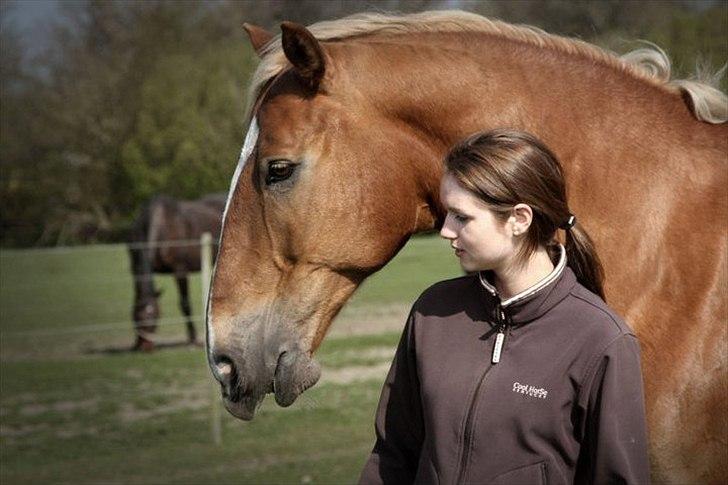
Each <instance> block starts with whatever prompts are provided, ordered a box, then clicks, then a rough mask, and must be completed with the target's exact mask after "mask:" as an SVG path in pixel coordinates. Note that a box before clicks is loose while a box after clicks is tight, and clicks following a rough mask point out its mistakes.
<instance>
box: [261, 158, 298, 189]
mask: <svg viewBox="0 0 728 485" xmlns="http://www.w3.org/2000/svg"><path fill="white" fill-rule="evenodd" d="M295 168H296V164H295V163H292V162H289V161H288V160H274V161H272V162H270V163H268V175H267V176H266V178H265V183H266V184H268V185H270V184H274V183H276V182H280V181H282V180H286V179H287V178H289V177H290V176H291V175H292V174H293V171H294V169H295Z"/></svg>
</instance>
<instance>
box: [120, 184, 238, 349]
mask: <svg viewBox="0 0 728 485" xmlns="http://www.w3.org/2000/svg"><path fill="white" fill-rule="evenodd" d="M225 200H226V197H225V194H211V195H206V196H204V197H202V198H200V199H198V200H192V201H188V200H178V199H174V198H172V197H168V196H165V195H159V196H156V197H154V198H153V199H151V200H150V201H149V202H148V203H146V204H145V205H144V206H143V207H142V210H141V213H140V214H139V216H138V217H137V219H136V220H135V221H134V224H133V226H132V231H131V237H130V243H129V256H130V258H131V269H132V274H133V276H134V306H133V310H132V319H133V321H134V329H135V332H136V342H135V343H134V345H133V349H134V350H152V349H153V348H154V340H153V334H154V332H155V331H156V328H157V323H158V320H159V316H160V311H159V303H158V300H159V296H160V294H161V292H160V291H159V290H157V289H156V288H155V286H154V273H162V274H172V275H174V277H175V280H176V281H177V289H178V290H179V303H180V308H181V310H182V313H183V314H184V316H185V324H186V326H187V339H188V341H189V343H191V344H196V343H198V341H197V332H196V329H195V325H194V322H193V321H192V316H191V314H192V310H191V307H190V297H189V284H188V279H187V275H188V273H189V272H192V271H199V270H200V244H199V242H198V241H200V237H201V236H202V234H204V233H206V232H208V233H210V234H211V235H212V237H213V240H215V241H217V238H218V237H219V236H220V228H221V225H222V213H223V209H224V207H225Z"/></svg>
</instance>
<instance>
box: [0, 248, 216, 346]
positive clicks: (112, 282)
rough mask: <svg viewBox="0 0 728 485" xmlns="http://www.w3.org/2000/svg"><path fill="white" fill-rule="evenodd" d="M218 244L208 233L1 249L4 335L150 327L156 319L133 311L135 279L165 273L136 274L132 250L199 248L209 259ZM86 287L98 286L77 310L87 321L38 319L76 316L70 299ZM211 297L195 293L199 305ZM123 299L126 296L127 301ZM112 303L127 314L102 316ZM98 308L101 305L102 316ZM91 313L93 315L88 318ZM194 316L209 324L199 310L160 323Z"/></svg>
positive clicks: (204, 277)
mask: <svg viewBox="0 0 728 485" xmlns="http://www.w3.org/2000/svg"><path fill="white" fill-rule="evenodd" d="M217 245H218V242H217V241H213V240H212V237H208V238H207V239H206V238H205V237H204V235H203V237H201V238H200V239H184V240H179V239H178V240H167V241H155V242H129V243H122V244H99V245H89V246H65V247H54V248H42V249H24V250H3V251H0V255H1V256H2V259H0V261H1V266H2V269H3V270H2V271H1V272H0V306H1V312H0V315H1V317H0V334H1V335H2V337H3V338H26V337H34V336H54V335H72V334H83V333H87V332H107V331H113V330H124V329H128V330H130V331H132V332H133V331H134V330H135V327H148V326H149V325H150V323H151V322H149V321H147V322H139V323H137V324H135V323H134V322H133V320H132V319H131V318H130V317H129V316H128V315H130V313H131V312H130V309H131V308H132V306H133V304H134V295H133V291H132V289H133V287H134V283H136V282H140V281H154V280H155V279H156V278H159V277H160V274H154V273H150V274H133V272H132V265H131V262H130V258H129V250H130V249H142V250H144V249H159V248H183V247H187V248H189V247H197V248H199V249H198V250H199V251H200V260H201V261H203V260H204V259H205V257H206V255H205V253H207V255H208V256H209V255H210V254H211V252H212V250H213V249H214V248H215V247H216V246H217ZM104 253H106V254H104ZM208 259H209V258H208ZM210 273H211V271H210V270H209V268H208V269H207V270H205V268H203V271H200V272H199V274H200V276H199V277H200V279H201V281H203V283H202V284H203V286H204V285H205V284H206V282H208V281H209V279H210V277H211V274H210ZM172 276H174V275H172ZM180 276H181V275H180ZM185 276H186V275H185ZM74 288H77V290H74ZM83 288H92V289H93V292H92V296H90V297H89V299H88V300H86V305H85V306H84V307H81V306H80V305H76V306H75V308H74V309H75V310H76V311H78V312H79V313H82V314H84V317H80V319H81V320H86V322H85V323H83V324H76V325H59V324H56V325H53V326H50V327H46V326H43V325H41V324H39V323H38V320H54V321H57V320H58V315H61V317H62V318H61V320H69V321H70V320H72V318H70V316H69V315H67V314H65V311H66V310H65V308H63V307H64V306H65V304H66V303H67V302H66V300H67V299H68V298H70V299H71V300H73V299H74V296H75V297H76V298H77V299H78V300H79V301H81V299H80V298H78V295H76V294H77V293H81V292H82V291H84V290H83ZM64 296H65V297H66V298H64ZM205 297H206V292H205V295H204V296H202V297H198V296H197V294H196V293H191V295H190V299H191V302H192V304H193V306H199V309H198V310H201V309H202V308H205V305H206V302H205V301H204V300H205ZM120 300H126V301H125V302H124V303H121V302H120ZM109 306H113V307H114V308H119V309H120V310H122V309H123V310H122V311H125V314H126V315H125V317H121V315H119V316H118V317H117V318H111V319H109V318H108V317H106V319H105V317H103V316H102V315H105V314H108V313H109V308H108V307H109ZM25 308H31V309H32V310H33V311H30V310H25ZM89 308H91V311H89ZM93 308H98V309H99V312H98V313H99V314H98V316H97V317H96V318H94V316H93V310H92V309H93ZM163 310H165V309H163ZM167 310H170V309H167ZM116 313H118V312H116ZM89 317H90V318H91V319H92V320H90V321H88V318H89ZM33 320H35V321H33ZM188 321H191V322H193V323H194V324H196V325H200V324H202V323H204V315H203V314H202V313H200V311H198V312H197V313H196V314H193V315H190V316H189V318H188V317H186V316H173V317H165V318H158V319H156V320H155V321H154V325H156V326H160V327H169V326H175V325H183V324H185V323H187V322H188Z"/></svg>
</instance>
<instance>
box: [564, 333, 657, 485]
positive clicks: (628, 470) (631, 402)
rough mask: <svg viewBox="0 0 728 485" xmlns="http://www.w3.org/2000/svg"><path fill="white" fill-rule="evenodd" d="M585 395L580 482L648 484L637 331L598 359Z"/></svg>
mask: <svg viewBox="0 0 728 485" xmlns="http://www.w3.org/2000/svg"><path fill="white" fill-rule="evenodd" d="M587 372H588V374H590V376H588V377H587V380H586V381H585V383H584V385H585V386H586V387H584V388H582V392H581V395H580V399H579V401H580V405H581V406H582V407H583V408H584V410H585V416H586V420H585V425H584V438H583V441H582V449H581V453H580V456H579V464H578V466H577V472H576V479H575V482H576V483H596V484H600V483H629V484H648V483H649V481H650V464H649V459H648V452H647V426H646V423H645V404H644V391H643V388H642V372H641V367H640V347H639V343H638V341H637V338H636V337H635V336H634V335H630V334H624V335H621V336H620V337H618V338H617V339H615V340H614V341H612V343H610V344H609V345H608V346H607V348H606V350H605V351H604V352H603V353H601V355H600V356H599V357H598V358H597V359H596V360H595V361H594V362H593V364H592V366H591V368H590V370H588V371H587Z"/></svg>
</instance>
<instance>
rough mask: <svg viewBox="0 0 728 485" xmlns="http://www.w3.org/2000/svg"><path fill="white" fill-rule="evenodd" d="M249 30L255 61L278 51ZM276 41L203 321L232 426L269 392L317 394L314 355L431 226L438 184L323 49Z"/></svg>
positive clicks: (286, 29)
mask: <svg viewBox="0 0 728 485" xmlns="http://www.w3.org/2000/svg"><path fill="white" fill-rule="evenodd" d="M246 30H247V31H248V34H249V36H250V39H251V42H252V44H253V47H254V48H255V50H256V52H258V53H259V54H260V53H261V52H262V53H263V55H264V56H265V55H266V54H265V46H266V45H270V44H271V43H272V42H278V39H277V38H276V39H275V40H274V39H273V36H272V35H271V34H269V33H267V32H265V31H264V30H263V29H260V28H257V27H253V26H246ZM281 30H282V36H281V41H280V42H281V43H282V48H283V53H284V55H285V58H286V60H287V63H288V68H286V69H283V70H281V72H280V73H278V74H277V75H275V76H274V77H273V78H272V80H270V81H268V82H267V83H265V84H263V87H262V89H261V93H260V94H259V95H258V96H257V98H256V99H255V100H254V101H255V102H254V106H253V110H252V116H251V121H250V128H249V132H248V136H247V137H246V144H245V146H244V148H243V153H242V155H241V159H240V162H239V165H238V169H237V171H236V176H235V178H234V180H233V183H232V185H231V188H230V194H229V198H228V202H227V207H226V210H225V213H224V215H223V230H222V234H221V240H220V248H219V253H218V256H217V264H216V269H215V273H214V276H213V279H212V283H211V290H210V298H209V306H208V314H207V349H208V360H209V364H210V367H211V369H212V373H213V375H214V376H215V378H216V379H217V380H218V381H219V382H220V384H221V386H222V394H223V398H224V402H225V405H226V407H227V409H228V411H229V412H231V413H232V414H233V415H235V416H237V417H239V418H242V419H252V417H253V415H254V413H255V410H256V407H257V406H258V405H259V404H260V403H261V401H262V400H263V398H264V396H265V394H266V393H271V392H272V393H274V395H275V400H276V402H277V403H278V404H279V405H281V406H288V405H290V404H292V403H293V402H294V401H295V399H296V398H297V397H298V395H299V394H300V393H302V392H303V391H304V390H305V389H307V388H309V387H310V386H312V385H313V384H315V383H316V381H317V380H318V378H319V376H320V368H319V366H318V365H317V363H316V362H315V361H314V360H313V353H314V351H315V350H316V348H317V347H318V346H319V344H320V343H321V341H322V339H323V337H324V335H325V334H326V331H327V329H328V328H329V325H330V324H331V322H332V320H333V318H334V317H335V316H336V314H337V313H338V312H339V310H340V309H341V308H342V306H343V305H344V303H345V302H346V300H347V299H348V298H349V297H350V296H351V295H352V293H353V292H354V290H355V289H356V288H357V286H358V285H359V284H360V283H361V282H362V281H363V280H364V279H365V278H366V277H367V276H369V275H370V274H372V273H374V272H375V271H377V270H378V269H380V268H381V267H382V266H384V265H385V264H386V263H387V262H388V261H389V260H390V259H391V258H392V257H393V256H394V255H395V254H396V253H397V251H399V249H401V248H402V246H404V244H405V243H406V242H407V240H408V238H409V236H410V235H411V234H412V233H414V232H419V231H421V230H424V229H428V228H432V227H433V226H434V225H435V221H436V218H437V215H436V211H435V210H434V209H433V208H432V207H431V201H430V200H428V198H427V197H428V196H427V194H430V193H431V192H432V190H433V187H436V186H437V183H438V179H439V174H433V175H432V177H428V178H427V179H425V178H424V173H425V172H427V171H425V170H416V169H415V167H417V166H418V164H423V163H433V164H437V162H438V160H437V159H435V158H434V157H433V155H432V153H430V152H428V151H426V150H424V149H422V148H421V147H422V143H421V142H420V141H418V140H417V139H414V138H413V137H412V136H411V135H410V134H409V133H408V132H406V131H405V130H404V129H403V128H402V127H401V126H400V125H398V124H397V123H396V121H395V120H386V119H382V117H381V116H380V115H378V114H377V113H376V110H375V109H374V108H373V106H372V103H371V100H370V97H368V96H366V95H364V94H363V93H362V91H359V90H358V89H355V88H354V83H353V82H352V81H353V78H352V76H357V70H356V66H352V65H349V66H343V65H342V64H341V63H340V62H336V60H335V59H342V58H345V56H333V55H332V53H331V52H330V51H329V50H328V49H330V48H332V47H333V46H332V45H329V44H326V45H325V44H322V43H320V42H319V41H317V40H316V39H315V38H314V36H313V35H312V34H311V33H310V32H309V31H308V30H307V29H306V28H305V27H303V26H300V25H297V24H293V23H289V22H284V23H283V24H282V25H281ZM278 45H280V44H278ZM341 62H344V61H343V60H342V61H341ZM344 67H346V69H345V68H344ZM403 147H408V148H407V149H403Z"/></svg>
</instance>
